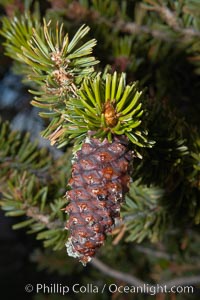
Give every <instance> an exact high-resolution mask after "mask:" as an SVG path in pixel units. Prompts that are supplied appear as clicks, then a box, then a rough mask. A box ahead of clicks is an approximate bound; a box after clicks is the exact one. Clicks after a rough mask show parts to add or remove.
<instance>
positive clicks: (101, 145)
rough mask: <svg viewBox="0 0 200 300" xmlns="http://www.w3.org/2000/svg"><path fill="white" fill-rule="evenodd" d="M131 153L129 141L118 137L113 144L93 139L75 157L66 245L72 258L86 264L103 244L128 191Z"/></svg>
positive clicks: (68, 208)
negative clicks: (68, 233) (68, 235)
mask: <svg viewBox="0 0 200 300" xmlns="http://www.w3.org/2000/svg"><path fill="white" fill-rule="evenodd" d="M131 160H132V152H131V151H130V150H128V139H127V138H126V137H125V136H120V137H117V136H115V137H114V139H113V142H112V143H109V142H108V140H107V139H105V140H104V141H103V142H101V141H99V140H98V139H95V138H90V139H88V141H86V142H85V143H84V144H83V145H82V149H81V150H79V151H78V152H77V153H76V159H75V163H74V164H73V168H72V178H71V179H70V181H69V186H70V187H71V190H70V191H68V192H67V194H66V196H67V198H68V199H69V201H70V203H69V205H68V206H67V207H66V211H67V212H68V213H69V220H68V222H67V225H66V228H67V229H69V232H70V237H69V240H68V242H67V243H66V246H67V252H68V254H69V255H70V256H73V257H78V258H79V260H80V261H81V262H82V263H83V264H86V263H87V262H88V261H90V259H91V257H92V256H94V255H95V252H96V250H97V249H98V248H99V247H100V246H101V245H102V244H103V243H104V240H105V238H106V236H105V235H106V233H108V232H110V231H111V227H112V225H113V224H114V220H115V218H117V217H119V214H120V204H121V203H122V202H123V200H124V195H125V193H126V192H127V191H128V190H129V187H128V185H129V181H130V176H129V171H130V161H131Z"/></svg>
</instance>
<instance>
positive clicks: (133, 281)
mask: <svg viewBox="0 0 200 300" xmlns="http://www.w3.org/2000/svg"><path fill="white" fill-rule="evenodd" d="M90 264H91V265H93V266H94V267H95V268H97V269H98V270H100V271H101V272H102V273H104V274H106V275H108V276H110V277H113V278H115V279H118V280H122V281H123V282H124V283H127V284H130V285H133V286H135V287H144V286H145V285H146V286H147V285H149V286H150V285H151V284H149V283H147V282H144V281H142V280H140V279H138V278H137V277H135V276H133V275H130V274H127V273H123V272H120V271H118V270H115V269H113V268H111V267H109V266H107V265H106V264H104V263H103V262H102V261H100V260H99V259H97V258H93V259H92V261H91V262H90ZM199 283H200V276H191V277H180V278H175V279H171V280H169V281H164V282H160V283H157V284H156V285H153V284H152V285H151V286H152V287H155V292H156V293H159V292H160V291H158V290H159V289H158V285H159V286H163V287H165V290H167V291H169V290H170V289H171V288H172V287H178V286H186V285H196V284H199ZM156 289H157V291H156Z"/></svg>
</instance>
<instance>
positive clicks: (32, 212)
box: [25, 207, 63, 229]
mask: <svg viewBox="0 0 200 300" xmlns="http://www.w3.org/2000/svg"><path fill="white" fill-rule="evenodd" d="M25 209H26V215H27V217H31V218H32V219H34V220H35V221H37V222H39V223H42V224H44V225H45V226H46V228H48V229H56V228H59V227H63V223H62V222H61V221H59V220H56V221H52V222H51V221H50V219H49V216H48V215H46V214H42V213H41V212H40V210H39V208H38V207H27V208H26V207H25Z"/></svg>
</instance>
